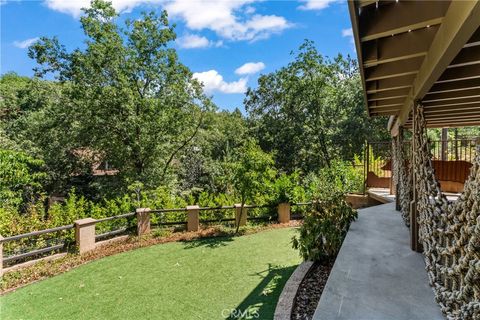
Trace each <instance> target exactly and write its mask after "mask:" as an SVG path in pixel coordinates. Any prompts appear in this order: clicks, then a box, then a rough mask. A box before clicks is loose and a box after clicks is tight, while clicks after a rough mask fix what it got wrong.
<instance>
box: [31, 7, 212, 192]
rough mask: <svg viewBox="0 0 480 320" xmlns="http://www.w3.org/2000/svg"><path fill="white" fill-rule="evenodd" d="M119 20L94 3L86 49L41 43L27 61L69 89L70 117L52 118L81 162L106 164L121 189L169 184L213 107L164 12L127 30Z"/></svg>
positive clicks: (86, 19)
mask: <svg viewBox="0 0 480 320" xmlns="http://www.w3.org/2000/svg"><path fill="white" fill-rule="evenodd" d="M117 18H118V15H117V13H116V12H115V10H114V9H113V7H112V5H111V3H109V2H104V1H101V0H94V1H92V4H91V7H90V8H88V9H85V10H84V15H83V16H82V17H81V18H80V22H81V25H82V29H83V31H84V33H85V35H86V37H87V40H86V41H85V48H84V49H76V50H74V51H72V52H67V51H66V49H65V47H64V46H62V45H61V44H60V43H59V42H58V40H57V39H56V38H51V39H49V38H45V37H42V38H41V39H40V40H39V41H38V42H36V43H35V44H34V45H33V46H32V47H30V49H29V55H30V57H32V58H33V59H35V60H36V61H37V62H38V64H39V67H38V68H36V69H35V71H36V75H37V76H39V77H43V76H45V75H46V74H49V73H52V74H54V75H55V77H56V79H58V81H59V83H60V84H61V85H63V95H64V97H65V101H64V105H62V108H63V109H64V110H65V111H64V112H62V113H60V114H59V112H55V113H54V114H53V115H54V116H57V117H56V118H54V119H52V121H53V122H54V123H53V124H52V126H54V127H55V126H56V125H59V124H60V123H61V122H62V121H64V122H66V123H67V124H68V126H69V127H70V128H71V131H72V133H71V136H70V139H71V140H73V141H75V143H74V145H77V147H76V150H75V151H76V152H74V154H75V155H76V156H77V157H78V156H79V153H80V154H81V156H83V157H84V158H88V162H90V164H94V163H96V162H102V161H108V162H109V164H110V165H111V166H112V167H113V168H115V169H117V170H119V176H121V177H122V178H123V180H124V183H123V185H125V184H126V185H128V184H130V183H129V182H128V181H141V182H143V183H146V184H148V185H150V186H153V185H154V184H157V183H165V178H166V175H167V172H168V169H169V168H170V166H171V163H172V161H173V160H174V158H175V157H176V155H177V154H178V152H179V151H180V150H182V149H183V148H185V147H186V146H187V145H189V143H190V142H191V140H192V138H193V137H194V136H195V135H196V134H197V132H198V128H199V126H200V125H201V123H202V116H201V113H202V111H203V110H205V109H209V108H210V106H211V102H210V100H209V99H208V98H206V97H205V96H204V95H203V93H202V89H201V86H200V85H199V83H198V82H197V81H195V80H194V79H193V78H192V74H191V72H190V71H189V70H188V68H187V67H185V66H184V65H183V64H181V63H180V62H179V61H178V56H177V53H176V51H175V49H173V48H171V45H172V44H173V42H174V40H175V38H176V35H175V32H174V30H173V27H171V26H170V24H169V21H168V17H167V14H166V12H162V14H161V15H160V16H157V15H156V14H155V13H153V12H150V13H143V14H142V15H141V17H140V18H138V19H136V20H135V21H129V20H127V21H126V22H125V27H123V28H122V27H120V26H119V25H118V24H117ZM71 151H73V150H71ZM85 156H87V157H85ZM82 172H84V173H88V170H86V169H85V168H84V170H82Z"/></svg>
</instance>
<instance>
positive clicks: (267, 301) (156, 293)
mask: <svg viewBox="0 0 480 320" xmlns="http://www.w3.org/2000/svg"><path fill="white" fill-rule="evenodd" d="M294 232H295V231H294V229H292V228H284V229H274V230H269V231H264V232H260V233H256V234H251V235H247V236H241V237H233V238H210V239H203V240H196V241H192V242H176V243H167V244H161V245H156V246H152V247H147V248H142V249H137V250H133V251H130V252H126V253H123V254H118V255H114V256H111V257H108V258H104V259H101V260H97V261H94V262H92V263H89V264H86V265H84V266H81V267H79V268H76V269H74V270H71V271H69V272H67V273H65V274H62V275H59V276H56V277H53V278H51V279H47V280H44V281H41V282H38V283H36V284H33V285H30V286H27V287H25V288H22V289H19V290H17V291H16V292H13V293H10V294H7V295H5V296H3V297H0V308H1V309H0V316H1V317H0V318H1V319H2V320H7V319H49V320H50V319H62V320H63V319H88V320H91V319H136V320H140V319H168V320H174V319H180V320H188V319H209V320H210V319H225V318H228V313H229V312H230V311H231V310H239V311H240V312H241V313H242V314H244V315H245V314H248V315H249V317H247V318H252V319H272V318H273V313H274V310H275V306H276V303H277V300H278V296H279V294H280V292H281V290H282V288H283V286H284V284H285V282H286V281H287V280H288V277H289V276H290V274H291V273H292V272H293V270H294V269H295V266H296V265H298V264H299V263H300V258H299V256H298V253H297V252H296V251H295V250H293V249H292V246H291V243H290V241H291V237H292V236H293V235H294ZM246 310H247V312H245V311H246ZM257 314H258V317H257ZM231 318H234V317H231Z"/></svg>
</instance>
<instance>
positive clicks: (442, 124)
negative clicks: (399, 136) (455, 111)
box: [404, 120, 480, 128]
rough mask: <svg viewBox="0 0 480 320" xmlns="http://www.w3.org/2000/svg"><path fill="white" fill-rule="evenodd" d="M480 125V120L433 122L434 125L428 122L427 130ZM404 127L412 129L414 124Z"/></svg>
mask: <svg viewBox="0 0 480 320" xmlns="http://www.w3.org/2000/svg"><path fill="white" fill-rule="evenodd" d="M478 125H480V120H478V121H470V120H466V121H455V122H452V121H445V122H433V123H428V122H427V125H426V127H427V128H460V127H472V126H478ZM404 127H406V128H411V127H412V123H411V122H407V123H406V124H405V126H404Z"/></svg>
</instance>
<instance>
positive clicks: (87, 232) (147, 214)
mask: <svg viewBox="0 0 480 320" xmlns="http://www.w3.org/2000/svg"><path fill="white" fill-rule="evenodd" d="M311 204H313V202H302V203H292V204H289V203H281V204H279V205H278V206H277V216H276V218H277V220H278V222H280V223H288V222H289V221H290V220H291V219H301V218H302V217H301V216H298V215H297V216H292V215H291V206H306V205H311ZM274 207H275V206H273V205H244V206H243V214H242V208H241V204H235V205H233V206H218V207H199V206H187V207H186V208H172V209H149V208H139V209H136V210H135V212H129V213H125V214H121V215H116V216H111V217H106V218H101V219H93V218H85V219H80V220H76V221H75V222H74V223H73V224H69V225H65V226H60V227H56V228H51V229H45V230H39V231H33V232H29V233H24V234H19V235H14V236H10V237H5V238H4V237H2V236H1V235H0V276H2V275H3V271H4V264H5V263H8V264H11V265H14V263H12V262H15V261H19V260H23V259H25V258H29V257H32V256H38V255H43V254H46V253H50V252H53V251H61V250H66V248H67V245H66V243H63V244H56V245H53V246H48V247H44V248H40V249H35V250H31V251H28V252H22V253H20V254H15V255H11V256H7V257H4V256H3V244H4V243H7V242H12V241H16V240H21V239H25V238H31V237H36V236H39V235H44V234H52V233H56V232H60V231H65V230H72V229H74V230H75V244H76V252H77V253H79V254H82V253H85V252H88V251H91V250H93V249H95V247H96V246H97V245H98V240H101V239H105V238H110V237H115V236H118V235H122V234H125V233H126V232H128V231H129V230H130V228H128V227H125V228H120V229H117V230H113V231H109V232H105V233H102V234H96V233H95V227H96V224H97V223H101V222H106V221H111V220H115V219H122V218H133V217H136V219H137V224H136V235H137V236H142V235H145V234H148V233H150V231H151V226H152V223H151V219H150V218H151V214H159V213H169V212H186V213H187V217H186V221H177V222H160V223H157V224H155V225H162V226H169V225H186V231H189V232H190V231H198V230H199V229H200V224H207V223H214V222H218V223H220V222H235V225H237V224H240V226H242V225H245V224H246V221H247V218H248V219H249V220H267V219H272V218H274V217H275V216H260V217H248V209H254V208H274ZM227 209H234V210H235V217H234V218H220V219H204V220H202V219H200V211H209V210H210V211H213V210H227Z"/></svg>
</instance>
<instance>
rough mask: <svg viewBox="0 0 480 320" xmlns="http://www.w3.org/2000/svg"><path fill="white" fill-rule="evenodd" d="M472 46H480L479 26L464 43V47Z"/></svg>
mask: <svg viewBox="0 0 480 320" xmlns="http://www.w3.org/2000/svg"><path fill="white" fill-rule="evenodd" d="M472 46H480V28H478V29H477V31H475V33H474V34H473V35H472V37H471V38H470V39H469V40H468V42H467V43H466V44H465V46H464V48H468V47H472Z"/></svg>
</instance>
